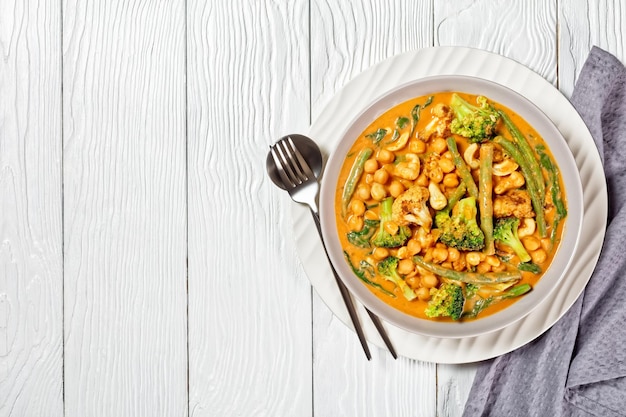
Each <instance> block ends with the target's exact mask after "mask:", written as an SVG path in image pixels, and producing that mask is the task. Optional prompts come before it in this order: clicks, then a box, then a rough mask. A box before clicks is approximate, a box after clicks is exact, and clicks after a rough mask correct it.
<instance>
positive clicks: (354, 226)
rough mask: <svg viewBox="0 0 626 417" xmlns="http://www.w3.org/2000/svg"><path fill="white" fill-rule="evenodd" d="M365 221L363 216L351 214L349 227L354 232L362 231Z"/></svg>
mask: <svg viewBox="0 0 626 417" xmlns="http://www.w3.org/2000/svg"><path fill="white" fill-rule="evenodd" d="M363 223H364V222H363V217H362V216H350V217H349V218H348V227H349V228H350V230H352V231H354V232H360V231H361V230H362V229H363Z"/></svg>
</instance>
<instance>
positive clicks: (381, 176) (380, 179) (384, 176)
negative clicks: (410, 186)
mask: <svg viewBox="0 0 626 417" xmlns="http://www.w3.org/2000/svg"><path fill="white" fill-rule="evenodd" d="M387 180H389V173H388V172H387V170H386V169H385V168H380V169H377V170H376V172H374V181H376V182H377V183H379V184H385V183H387Z"/></svg>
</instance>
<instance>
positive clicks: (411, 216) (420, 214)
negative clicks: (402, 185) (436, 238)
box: [392, 185, 433, 230]
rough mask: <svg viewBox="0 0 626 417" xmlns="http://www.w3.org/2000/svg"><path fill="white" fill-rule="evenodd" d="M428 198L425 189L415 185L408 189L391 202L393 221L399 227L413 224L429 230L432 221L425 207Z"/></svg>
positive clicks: (428, 195) (428, 194)
mask: <svg viewBox="0 0 626 417" xmlns="http://www.w3.org/2000/svg"><path fill="white" fill-rule="evenodd" d="M429 197H430V193H429V192H428V189H427V188H426V187H422V186H419V185H415V186H413V187H411V188H409V189H408V190H406V191H405V192H403V193H402V194H400V195H399V196H398V198H396V200H395V201H394V202H393V208H392V213H393V214H392V218H393V220H394V221H395V222H397V223H398V224H400V225H406V224H409V223H414V224H418V225H420V226H422V227H424V228H425V229H427V230H430V228H431V227H432V224H433V219H432V216H431V214H430V210H429V209H428V206H427V205H426V202H427V201H428V198H429Z"/></svg>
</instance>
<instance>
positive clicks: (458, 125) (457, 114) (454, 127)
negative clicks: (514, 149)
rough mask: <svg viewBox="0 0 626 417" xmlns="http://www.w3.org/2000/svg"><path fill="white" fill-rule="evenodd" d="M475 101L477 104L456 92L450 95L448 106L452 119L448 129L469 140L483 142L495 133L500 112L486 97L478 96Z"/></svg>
mask: <svg viewBox="0 0 626 417" xmlns="http://www.w3.org/2000/svg"><path fill="white" fill-rule="evenodd" d="M476 102H477V104H478V106H474V105H472V104H470V103H468V102H467V101H465V100H464V99H463V98H461V96H459V95H458V94H453V95H452V98H451V99H450V108H451V109H452V111H453V112H454V119H452V122H450V131H451V132H452V133H454V134H457V135H460V136H464V137H466V138H468V139H469V140H470V142H484V141H486V140H490V139H492V138H493V136H494V135H495V132H496V125H497V124H498V121H499V120H500V114H499V113H498V112H497V111H496V109H495V108H494V107H493V106H492V105H491V104H489V102H487V98H486V97H484V96H478V97H477V98H476Z"/></svg>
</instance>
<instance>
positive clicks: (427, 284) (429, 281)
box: [421, 274, 439, 288]
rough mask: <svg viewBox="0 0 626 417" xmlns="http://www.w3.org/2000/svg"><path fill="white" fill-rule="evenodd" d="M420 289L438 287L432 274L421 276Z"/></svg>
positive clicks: (437, 282)
mask: <svg viewBox="0 0 626 417" xmlns="http://www.w3.org/2000/svg"><path fill="white" fill-rule="evenodd" d="M421 282H422V287H424V288H434V287H436V286H437V285H439V279H438V278H437V277H436V276H435V275H433V274H426V275H423V276H422V281H421Z"/></svg>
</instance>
